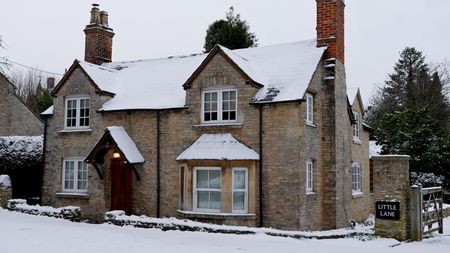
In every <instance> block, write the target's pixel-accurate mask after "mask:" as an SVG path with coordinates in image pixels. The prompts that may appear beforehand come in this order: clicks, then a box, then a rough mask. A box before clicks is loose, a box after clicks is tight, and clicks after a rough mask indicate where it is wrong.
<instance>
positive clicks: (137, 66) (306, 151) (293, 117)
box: [43, 0, 370, 230]
mask: <svg viewBox="0 0 450 253" xmlns="http://www.w3.org/2000/svg"><path fill="white" fill-rule="evenodd" d="M344 7H345V5H344V1H343V0H317V39H313V40H308V41H301V42H293V43H286V44H281V45H273V46H267V47H257V48H248V49H238V50H229V49H227V48H225V47H222V46H219V45H218V46H216V47H215V48H214V49H213V50H212V51H211V52H210V53H208V54H195V55H187V56H177V57H168V58H162V59H151V60H136V61H128V62H111V52H112V39H113V36H114V32H113V29H111V28H110V27H109V26H108V14H107V13H106V12H105V11H100V10H99V8H98V6H97V5H94V7H93V8H92V10H91V19H90V23H89V24H88V25H87V26H86V28H85V30H84V32H85V34H86V51H85V61H78V60H75V61H74V63H73V64H72V66H71V67H70V69H69V70H68V71H67V73H66V74H65V76H64V77H63V78H62V80H61V81H60V82H59V83H58V85H57V86H56V87H55V89H54V90H53V92H52V95H53V96H54V101H53V102H54V106H53V107H52V108H49V109H48V110H47V111H46V112H44V113H43V115H44V116H46V118H47V119H46V121H47V124H48V129H47V135H46V140H47V146H46V150H45V153H46V160H45V173H44V190H43V201H44V204H48V205H53V206H63V205H78V206H80V207H81V210H82V213H83V215H85V216H86V217H91V218H94V219H95V218H97V219H101V218H102V217H103V215H104V213H105V212H106V211H108V210H116V209H120V210H124V211H125V212H126V213H128V214H138V215H149V216H155V217H180V218H189V219H194V220H200V221H207V222H215V223H221V224H232V225H248V226H270V227H276V228H281V229H315V230H318V229H330V228H338V227H344V226H348V225H349V223H350V221H351V220H358V221H361V220H363V219H364V218H365V217H367V215H368V214H369V208H368V207H366V206H365V205H366V204H367V203H368V201H367V199H369V197H370V192H369V190H368V185H369V183H368V179H367V178H368V173H367V171H368V170H369V168H368V165H367V164H368V159H369V158H368V151H367V149H368V148H367V147H368V139H367V136H368V135H367V129H365V128H364V127H362V124H361V123H362V116H363V110H362V108H363V107H362V104H358V103H357V104H356V106H355V109H352V106H351V104H350V102H349V100H348V98H347V93H346V90H347V89H346V81H345V67H344ZM353 104H354V105H355V103H353ZM353 111H355V112H359V116H358V117H356V118H355V115H357V114H356V113H355V112H353ZM355 126H356V127H355ZM355 129H358V131H359V132H358V133H359V137H358V138H356V137H354V135H355V134H356V132H355ZM366 151H367V152H366ZM352 164H355V165H356V164H359V168H360V169H355V170H354V169H353V167H352ZM357 167H358V166H355V168H357ZM352 171H353V173H352ZM352 178H354V179H353V181H355V180H359V181H358V182H353V181H352Z"/></svg>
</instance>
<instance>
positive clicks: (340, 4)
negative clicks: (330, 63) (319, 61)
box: [316, 0, 345, 64]
mask: <svg viewBox="0 0 450 253" xmlns="http://www.w3.org/2000/svg"><path fill="white" fill-rule="evenodd" d="M316 3H317V27H316V30H317V46H318V47H321V46H328V49H327V51H326V58H327V59H328V58H336V59H337V60H339V61H340V62H341V63H342V64H344V58H345V57H344V52H345V51H344V9H345V2H344V0H316Z"/></svg>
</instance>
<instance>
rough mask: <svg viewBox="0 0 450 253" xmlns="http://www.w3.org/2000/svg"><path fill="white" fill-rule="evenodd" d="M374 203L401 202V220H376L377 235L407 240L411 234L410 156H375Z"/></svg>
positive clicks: (373, 158)
mask: <svg viewBox="0 0 450 253" xmlns="http://www.w3.org/2000/svg"><path fill="white" fill-rule="evenodd" d="M372 160H373V186H374V189H373V190H374V201H375V202H376V201H393V202H400V219H399V220H386V219H376V220H375V234H376V235H378V236H382V237H393V238H395V239H397V240H401V241H404V240H407V239H409V238H411V234H410V224H411V222H410V219H411V215H410V198H411V188H410V182H409V156H399V155H392V156H389V155H386V156H373V157H372Z"/></svg>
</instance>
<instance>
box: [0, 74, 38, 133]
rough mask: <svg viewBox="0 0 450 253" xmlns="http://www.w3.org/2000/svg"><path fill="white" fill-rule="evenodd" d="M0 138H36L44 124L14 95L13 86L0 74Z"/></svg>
mask: <svg viewBox="0 0 450 253" xmlns="http://www.w3.org/2000/svg"><path fill="white" fill-rule="evenodd" d="M0 97H1V98H2V99H0V136H37V135H42V134H43V133H44V124H43V123H42V121H41V120H40V119H39V117H38V116H37V115H35V114H34V113H33V112H32V111H31V110H30V109H29V108H28V107H27V106H26V105H25V104H24V103H23V102H22V100H20V99H19V98H18V97H17V96H16V93H15V87H14V85H13V84H12V83H11V82H10V81H9V80H8V78H6V77H5V76H4V75H3V74H2V73H0Z"/></svg>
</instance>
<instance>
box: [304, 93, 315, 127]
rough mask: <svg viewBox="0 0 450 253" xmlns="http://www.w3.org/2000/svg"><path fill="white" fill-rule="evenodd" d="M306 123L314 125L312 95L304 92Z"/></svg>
mask: <svg viewBox="0 0 450 253" xmlns="http://www.w3.org/2000/svg"><path fill="white" fill-rule="evenodd" d="M306 124H308V125H314V96H313V95H312V94H311V93H306Z"/></svg>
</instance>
